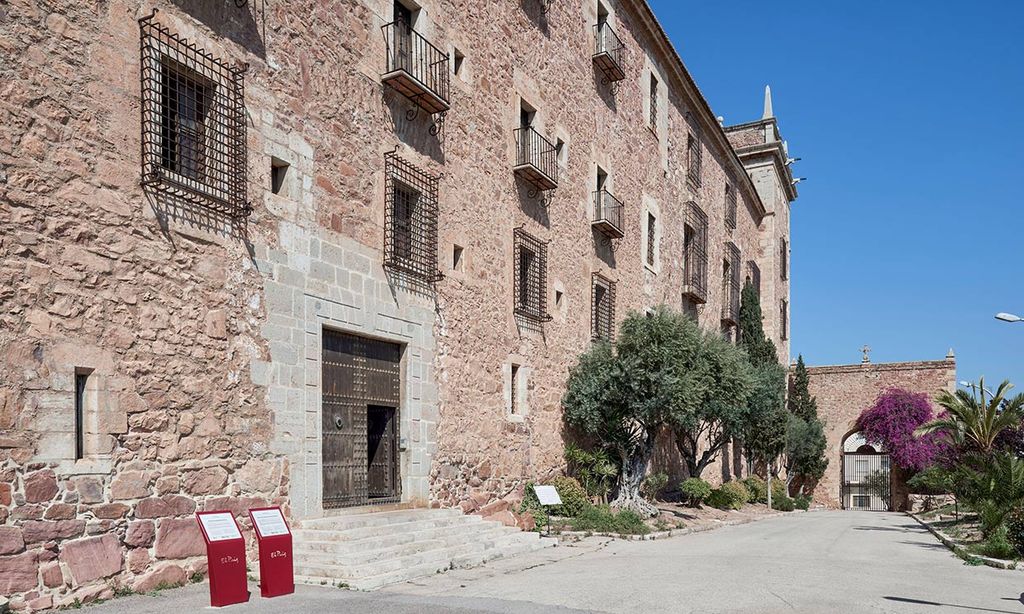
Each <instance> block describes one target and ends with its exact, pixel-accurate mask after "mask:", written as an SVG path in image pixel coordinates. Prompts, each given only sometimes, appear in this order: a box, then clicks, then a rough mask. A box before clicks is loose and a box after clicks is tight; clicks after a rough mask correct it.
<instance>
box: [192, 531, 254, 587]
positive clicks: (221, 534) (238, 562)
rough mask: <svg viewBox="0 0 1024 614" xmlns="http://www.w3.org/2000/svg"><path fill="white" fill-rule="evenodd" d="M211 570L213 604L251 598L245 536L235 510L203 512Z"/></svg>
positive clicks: (208, 561)
mask: <svg viewBox="0 0 1024 614" xmlns="http://www.w3.org/2000/svg"><path fill="white" fill-rule="evenodd" d="M196 520H198V521H199V528H200V529H202V531H203V539H205V540H206V562H207V564H208V566H209V572H210V605H212V606H214V607H221V606H225V605H231V604H233V603H245V602H246V601H249V585H248V583H247V582H246V579H245V540H244V539H243V538H242V532H241V531H240V530H239V529H238V523H237V522H235V517H234V515H233V514H232V513H231V512H199V513H198V514H196Z"/></svg>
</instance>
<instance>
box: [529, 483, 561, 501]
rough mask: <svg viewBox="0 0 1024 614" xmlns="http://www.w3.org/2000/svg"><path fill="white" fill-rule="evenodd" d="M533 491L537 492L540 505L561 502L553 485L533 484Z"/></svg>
mask: <svg viewBox="0 0 1024 614" xmlns="http://www.w3.org/2000/svg"><path fill="white" fill-rule="evenodd" d="M533 492H535V493H537V500H538V501H540V504H541V505H561V504H562V498H561V497H559V496H558V491H557V490H555V487H554V486H538V485H534V487H533Z"/></svg>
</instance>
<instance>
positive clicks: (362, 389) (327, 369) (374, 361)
mask: <svg viewBox="0 0 1024 614" xmlns="http://www.w3.org/2000/svg"><path fill="white" fill-rule="evenodd" d="M401 352H402V350H401V346H398V345H396V344H393V343H387V342H383V341H376V340H372V339H365V338H362V337H357V336H354V335H347V334H344V333H336V332H332V331H326V330H325V331H324V333H323V352H322V362H323V377H322V422H321V428H322V444H321V445H322V453H323V505H324V508H333V507H345V506H350V505H363V504H365V503H367V502H368V501H369V499H370V496H371V495H370V492H369V488H368V482H367V470H368V467H369V460H370V455H369V452H368V443H369V439H368V433H369V431H368V428H367V412H368V407H369V406H370V405H384V406H388V407H391V408H397V407H399V406H400V402H399V400H400V395H399V392H400V382H401V378H400V361H401ZM397 420H398V410H397V409H395V410H394V417H393V421H394V422H395V425H396V426H395V429H396V438H397ZM392 466H393V472H394V475H395V479H394V481H395V483H396V488H395V496H397V494H398V492H397V481H398V477H397V476H398V466H397V453H396V454H394V460H393V461H392Z"/></svg>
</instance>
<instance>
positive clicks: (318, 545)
mask: <svg viewBox="0 0 1024 614" xmlns="http://www.w3.org/2000/svg"><path fill="white" fill-rule="evenodd" d="M510 534H512V535H515V534H518V531H515V530H514V529H510V528H508V527H504V526H498V527H494V528H488V529H486V530H481V531H480V532H477V533H473V534H471V535H469V536H467V535H466V533H465V532H464V531H462V530H461V528H460V527H454V528H453V529H452V530H449V531H446V532H444V533H439V534H433V535H431V534H423V535H421V536H418V537H417V538H415V539H408V540H403V541H402V542H401V543H397V544H394V545H388V546H378V547H375V548H369V547H367V548H351V547H350V545H349V544H348V543H345V542H305V543H303V544H302V545H301V546H300V547H296V549H295V552H296V555H297V556H298V555H301V556H302V557H303V559H304V560H308V561H318V562H319V561H322V562H330V561H334V562H337V563H338V564H341V565H351V564H356V563H369V562H373V561H378V560H381V559H385V558H393V557H401V556H405V555H407V554H414V553H417V552H423V551H425V550H430V549H432V548H442V547H451V546H457V545H459V544H461V543H463V542H465V541H466V539H467V537H469V538H471V539H474V540H489V539H496V538H498V537H501V536H503V535H510ZM393 537H402V536H400V535H399V536H393Z"/></svg>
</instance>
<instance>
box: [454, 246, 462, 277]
mask: <svg viewBox="0 0 1024 614" xmlns="http://www.w3.org/2000/svg"><path fill="white" fill-rule="evenodd" d="M452 270H453V271H461V270H462V246H461V245H453V246H452Z"/></svg>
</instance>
